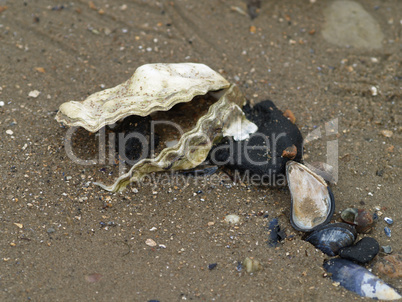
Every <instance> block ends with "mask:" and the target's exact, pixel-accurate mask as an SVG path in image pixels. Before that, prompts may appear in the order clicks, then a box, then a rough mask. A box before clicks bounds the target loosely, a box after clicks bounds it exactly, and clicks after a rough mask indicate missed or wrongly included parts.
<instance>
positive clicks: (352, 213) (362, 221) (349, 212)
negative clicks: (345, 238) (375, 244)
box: [341, 208, 375, 234]
mask: <svg viewBox="0 0 402 302" xmlns="http://www.w3.org/2000/svg"><path fill="white" fill-rule="evenodd" d="M341 218H342V220H343V221H344V222H346V223H349V224H351V225H354V226H355V228H356V231H357V232H358V233H363V234H366V233H369V232H370V231H371V230H372V228H373V225H374V222H375V221H374V219H373V214H371V213H370V212H369V211H367V210H365V209H356V208H347V209H345V210H343V211H342V213H341Z"/></svg>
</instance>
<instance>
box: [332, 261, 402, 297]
mask: <svg viewBox="0 0 402 302" xmlns="http://www.w3.org/2000/svg"><path fill="white" fill-rule="evenodd" d="M324 269H325V270H326V271H327V272H328V273H330V274H331V279H332V280H333V281H335V282H339V284H340V285H341V286H343V287H344V288H346V289H347V290H350V291H353V292H355V293H356V294H358V295H360V296H362V297H368V298H374V299H381V300H398V299H400V298H402V296H401V295H400V294H399V293H398V292H397V291H396V290H395V289H394V288H392V287H391V286H389V285H388V284H386V283H385V282H384V281H382V280H381V279H380V278H378V277H377V276H375V275H374V274H372V273H370V272H369V271H368V270H367V269H365V268H364V267H361V266H360V265H358V264H355V263H353V262H352V261H349V260H345V259H338V258H334V259H330V260H328V261H326V262H325V263H324Z"/></svg>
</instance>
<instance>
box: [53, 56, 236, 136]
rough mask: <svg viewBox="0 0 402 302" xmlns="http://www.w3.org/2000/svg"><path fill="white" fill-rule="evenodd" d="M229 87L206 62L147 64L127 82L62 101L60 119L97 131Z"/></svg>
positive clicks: (57, 117)
mask: <svg viewBox="0 0 402 302" xmlns="http://www.w3.org/2000/svg"><path fill="white" fill-rule="evenodd" d="M229 86H230V84H229V82H228V81H226V80H225V79H224V78H223V77H222V76H221V75H220V74H219V73H217V72H215V71H214V70H212V69H211V68H209V67H208V66H206V65H204V64H196V63H178V64H162V63H157V64H146V65H143V66H141V67H139V68H137V70H136V71H135V73H134V74H133V76H132V77H131V78H130V79H128V80H127V81H126V82H124V83H123V84H120V85H117V86H116V87H113V88H110V89H105V90H102V91H99V92H96V93H94V94H92V95H90V96H89V97H88V98H87V99H86V100H84V101H83V102H76V101H71V102H67V103H64V104H62V105H61V106H60V108H59V112H58V113H57V115H56V120H57V121H58V122H60V123H64V124H66V125H68V126H79V127H84V128H85V129H87V130H88V131H90V132H96V131H98V130H99V129H100V128H102V127H104V126H105V125H110V124H113V123H115V122H117V121H118V120H120V119H122V118H125V117H127V116H129V115H139V116H147V115H149V114H151V113H152V112H155V111H167V110H169V109H171V108H172V107H173V106H174V105H176V104H178V103H182V102H190V101H191V100H192V99H193V98H194V97H195V96H196V95H204V94H206V93H207V92H209V91H216V90H220V89H224V88H228V87H229ZM239 105H243V104H239Z"/></svg>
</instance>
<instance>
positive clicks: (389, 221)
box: [384, 217, 394, 225]
mask: <svg viewBox="0 0 402 302" xmlns="http://www.w3.org/2000/svg"><path fill="white" fill-rule="evenodd" d="M384 220H385V222H386V223H388V224H389V225H391V224H393V223H394V221H393V220H392V218H389V217H385V218H384Z"/></svg>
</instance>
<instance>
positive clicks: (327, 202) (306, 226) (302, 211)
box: [286, 161, 335, 232]
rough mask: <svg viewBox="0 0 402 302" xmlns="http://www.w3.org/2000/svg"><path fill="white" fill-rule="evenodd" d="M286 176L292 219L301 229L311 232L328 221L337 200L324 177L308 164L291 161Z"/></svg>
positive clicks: (295, 225) (287, 165) (297, 227)
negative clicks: (307, 165) (290, 199)
mask: <svg viewBox="0 0 402 302" xmlns="http://www.w3.org/2000/svg"><path fill="white" fill-rule="evenodd" d="M286 178H287V181H288V186H289V190H290V194H291V198H292V205H291V215H290V221H291V223H292V225H293V227H294V228H295V229H297V230H299V231H304V232H309V231H311V230H313V229H314V228H316V227H317V226H319V225H322V224H325V223H327V222H328V221H329V220H330V219H331V216H332V214H333V212H334V209H335V201H334V198H333V196H332V193H330V190H329V188H328V186H327V184H326V182H325V181H324V179H323V178H322V177H321V176H319V175H317V174H316V173H314V172H313V171H311V170H310V169H309V168H307V167H306V166H304V165H302V164H300V163H298V162H295V161H289V162H287V164H286Z"/></svg>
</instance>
